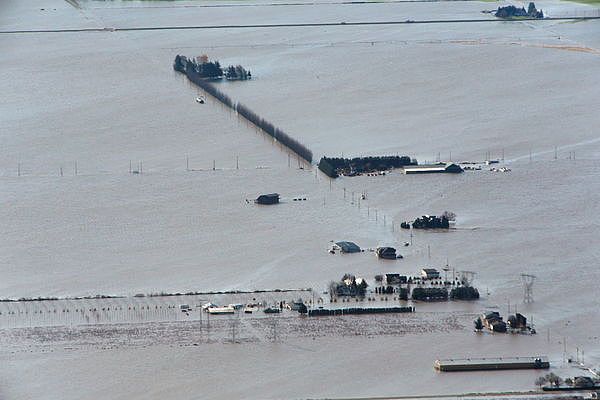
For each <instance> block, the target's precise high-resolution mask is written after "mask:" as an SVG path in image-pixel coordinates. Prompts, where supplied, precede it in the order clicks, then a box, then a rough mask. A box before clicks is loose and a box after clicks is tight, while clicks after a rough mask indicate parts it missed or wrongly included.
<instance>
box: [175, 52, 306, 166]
mask: <svg viewBox="0 0 600 400" xmlns="http://www.w3.org/2000/svg"><path fill="white" fill-rule="evenodd" d="M207 64H214V67H215V68H217V67H218V68H220V65H219V62H218V61H216V62H215V63H203V64H197V63H195V62H193V61H191V60H189V59H187V58H186V57H185V56H180V55H177V56H176V57H175V61H174V63H173V68H174V69H175V70H176V71H179V72H182V73H184V74H186V76H187V77H188V79H189V80H190V81H192V82H193V83H194V84H196V85H197V86H199V87H201V88H202V89H203V90H204V91H205V92H207V93H208V94H210V95H211V96H213V97H214V98H216V99H217V100H219V101H220V102H221V103H223V104H225V105H226V106H227V107H229V108H231V109H232V110H235V111H237V113H238V114H239V115H241V116H242V117H244V118H245V119H246V120H248V121H249V122H251V123H252V124H253V125H255V126H256V127H258V128H260V129H261V130H262V131H263V132H265V133H266V134H267V135H269V136H271V137H273V139H275V140H277V141H278V142H279V143H281V144H282V145H284V146H285V147H287V148H288V149H290V150H291V151H293V152H294V153H296V154H297V155H298V156H299V157H301V158H302V159H304V160H306V161H307V162H309V163H312V159H313V154H312V151H311V150H310V149H309V148H308V147H306V146H305V145H303V144H302V143H300V142H298V141H297V140H296V139H294V138H292V137H290V136H289V135H288V134H287V133H285V132H284V131H283V130H282V129H280V128H278V127H276V126H275V125H273V124H272V123H271V122H269V121H267V120H266V119H264V118H262V117H260V116H259V115H258V114H256V113H255V112H254V111H252V110H251V109H250V108H248V107H247V106H245V105H243V104H241V103H235V102H234V101H233V100H232V99H231V98H230V97H229V96H227V95H226V94H225V93H223V92H221V91H220V90H219V89H217V88H216V86H215V85H213V84H212V83H210V82H209V81H207V80H206V74H207V72H206V71H207V70H206V69H205V67H202V68H199V65H202V66H205V65H207ZM206 68H209V67H206ZM210 68H213V67H210ZM210 68H209V70H210ZM236 68H237V67H234V69H236ZM240 68H241V67H240ZM242 69H243V68H242ZM211 71H212V70H211ZM221 72H222V71H221ZM238 72H240V71H239V70H238ZM213 73H214V71H212V72H210V74H213ZM236 73H237V72H236ZM243 73H246V72H245V70H244V72H243ZM248 74H249V72H248Z"/></svg>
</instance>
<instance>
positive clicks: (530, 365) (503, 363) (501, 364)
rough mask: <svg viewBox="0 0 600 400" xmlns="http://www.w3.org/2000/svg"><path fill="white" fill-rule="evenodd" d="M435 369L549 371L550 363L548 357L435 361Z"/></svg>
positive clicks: (447, 370) (448, 370)
mask: <svg viewBox="0 0 600 400" xmlns="http://www.w3.org/2000/svg"><path fill="white" fill-rule="evenodd" d="M433 367H434V368H435V369H437V370H438V371H445V372H450V371H488V370H499V369H547V368H550V362H549V361H548V357H546V356H534V357H495V358H462V359H448V360H435V363H433Z"/></svg>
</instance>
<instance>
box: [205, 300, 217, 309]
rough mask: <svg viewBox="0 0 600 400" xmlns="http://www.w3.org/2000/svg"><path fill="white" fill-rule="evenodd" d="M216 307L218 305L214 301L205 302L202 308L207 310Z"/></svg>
mask: <svg viewBox="0 0 600 400" xmlns="http://www.w3.org/2000/svg"><path fill="white" fill-rule="evenodd" d="M214 307H217V305H216V304H214V303H210V302H209V303H205V304H203V305H202V309H203V310H204V311H207V310H208V309H210V308H214Z"/></svg>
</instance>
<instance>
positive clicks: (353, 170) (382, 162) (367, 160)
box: [319, 156, 417, 178]
mask: <svg viewBox="0 0 600 400" xmlns="http://www.w3.org/2000/svg"><path fill="white" fill-rule="evenodd" d="M416 164H417V160H414V159H411V158H410V157H408V156H376V157H355V158H336V157H323V158H321V161H319V169H320V170H321V171H322V172H323V173H324V174H325V175H327V176H329V177H330V178H337V177H338V176H340V175H348V176H353V175H358V174H363V173H369V172H376V171H386V170H389V169H392V168H400V167H403V166H405V165H416Z"/></svg>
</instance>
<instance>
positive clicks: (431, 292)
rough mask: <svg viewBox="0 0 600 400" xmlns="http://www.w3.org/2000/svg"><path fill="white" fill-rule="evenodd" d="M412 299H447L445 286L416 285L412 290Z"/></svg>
mask: <svg viewBox="0 0 600 400" xmlns="http://www.w3.org/2000/svg"><path fill="white" fill-rule="evenodd" d="M411 297H412V299H413V300H425V301H427V300H448V291H447V290H446V289H445V288H423V287H416V288H414V289H413V290H412V295H411Z"/></svg>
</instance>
